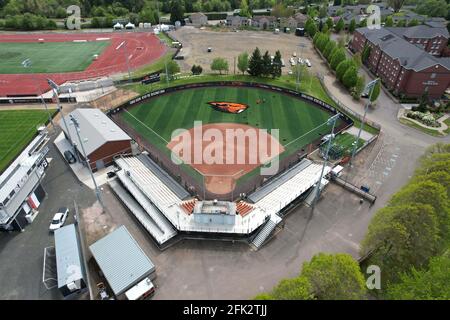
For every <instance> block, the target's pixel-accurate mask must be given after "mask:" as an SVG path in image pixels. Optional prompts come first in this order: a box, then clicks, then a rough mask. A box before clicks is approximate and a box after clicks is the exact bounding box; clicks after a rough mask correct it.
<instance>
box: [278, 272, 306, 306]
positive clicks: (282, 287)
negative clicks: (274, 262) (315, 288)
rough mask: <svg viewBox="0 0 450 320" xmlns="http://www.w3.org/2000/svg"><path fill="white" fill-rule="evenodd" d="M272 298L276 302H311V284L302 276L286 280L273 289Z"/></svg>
mask: <svg viewBox="0 0 450 320" xmlns="http://www.w3.org/2000/svg"><path fill="white" fill-rule="evenodd" d="M271 296H272V297H273V298H274V299H276V300H311V299H312V298H313V294H312V287H311V283H310V282H309V281H308V279H306V277H302V276H300V277H296V278H293V279H284V280H281V281H280V283H279V284H278V285H277V286H276V287H275V288H274V289H273V291H272V294H271Z"/></svg>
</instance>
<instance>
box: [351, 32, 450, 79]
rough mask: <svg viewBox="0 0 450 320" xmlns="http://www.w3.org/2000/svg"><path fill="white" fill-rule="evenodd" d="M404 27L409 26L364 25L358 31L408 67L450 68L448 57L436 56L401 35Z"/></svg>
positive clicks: (413, 68) (418, 69) (419, 68)
mask: <svg viewBox="0 0 450 320" xmlns="http://www.w3.org/2000/svg"><path fill="white" fill-rule="evenodd" d="M404 29H409V28H381V29H369V28H367V27H364V28H358V29H357V31H358V32H359V33H361V34H363V35H364V36H365V37H366V38H367V40H368V41H370V42H371V43H373V44H374V45H378V46H379V47H380V48H381V50H382V51H383V52H384V53H385V54H387V55H388V56H390V57H391V58H392V59H398V60H399V62H400V64H401V65H402V66H403V67H404V68H406V69H410V70H411V69H412V70H415V71H420V70H423V69H426V68H429V67H432V66H435V65H438V64H439V65H441V66H443V67H444V68H447V69H449V70H450V64H449V61H448V60H447V59H444V58H438V57H434V56H433V55H431V54H430V53H428V52H426V51H424V50H423V49H421V48H419V47H418V46H416V45H415V44H412V43H410V42H409V41H407V40H406V39H404V38H403V37H402V36H401V34H404V32H403V30H404ZM394 31H395V32H394Z"/></svg>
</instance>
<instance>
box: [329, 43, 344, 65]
mask: <svg viewBox="0 0 450 320" xmlns="http://www.w3.org/2000/svg"><path fill="white" fill-rule="evenodd" d="M344 60H345V51H344V49H342V48H338V49H337V50H336V52H335V53H334V54H333V55H332V56H331V62H330V65H331V69H333V70H336V68H337V66H338V65H339V63H341V62H342V61H344Z"/></svg>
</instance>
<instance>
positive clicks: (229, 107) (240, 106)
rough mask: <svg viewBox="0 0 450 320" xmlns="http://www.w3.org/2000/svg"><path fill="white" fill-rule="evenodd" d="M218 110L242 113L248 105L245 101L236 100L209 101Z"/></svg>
mask: <svg viewBox="0 0 450 320" xmlns="http://www.w3.org/2000/svg"><path fill="white" fill-rule="evenodd" d="M208 104H209V105H211V106H212V107H213V108H214V109H216V110H217V111H222V112H228V113H241V112H243V111H245V110H247V108H248V105H247V104H244V103H235V102H217V101H213V102H208Z"/></svg>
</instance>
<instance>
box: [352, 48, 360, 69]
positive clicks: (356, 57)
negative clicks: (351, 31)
mask: <svg viewBox="0 0 450 320" xmlns="http://www.w3.org/2000/svg"><path fill="white" fill-rule="evenodd" d="M361 59H362V57H361V53H359V52H356V53H355V54H354V55H353V57H352V60H353V62H354V63H355V67H356V68H358V69H359V68H361V65H362V60H361Z"/></svg>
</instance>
